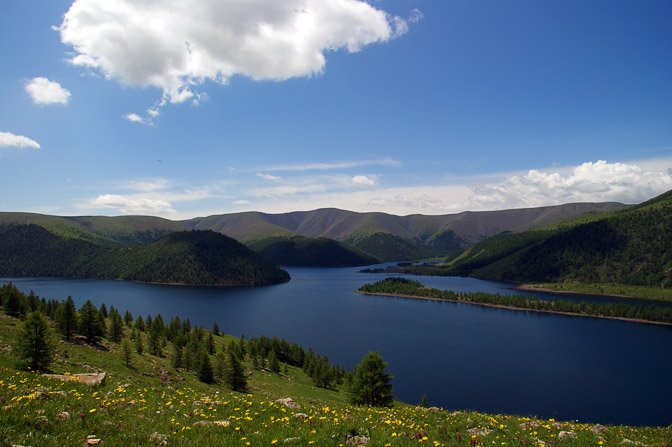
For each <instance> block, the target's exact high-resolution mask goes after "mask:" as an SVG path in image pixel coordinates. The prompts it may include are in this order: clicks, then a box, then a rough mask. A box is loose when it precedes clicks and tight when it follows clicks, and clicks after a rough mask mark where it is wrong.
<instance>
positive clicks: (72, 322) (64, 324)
mask: <svg viewBox="0 0 672 447" xmlns="http://www.w3.org/2000/svg"><path fill="white" fill-rule="evenodd" d="M56 327H58V331H59V332H60V333H61V334H62V335H63V337H65V339H66V340H70V339H71V338H72V336H73V334H74V333H75V331H77V311H76V310H75V302H74V301H73V300H72V297H71V296H69V297H68V298H67V299H66V300H65V302H64V303H63V304H62V305H61V306H59V308H58V310H57V311H56Z"/></svg>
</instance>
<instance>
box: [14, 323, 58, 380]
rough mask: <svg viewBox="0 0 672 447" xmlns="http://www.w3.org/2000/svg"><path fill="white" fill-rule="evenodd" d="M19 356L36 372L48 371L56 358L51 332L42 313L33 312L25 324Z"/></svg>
mask: <svg viewBox="0 0 672 447" xmlns="http://www.w3.org/2000/svg"><path fill="white" fill-rule="evenodd" d="M18 345H19V355H20V356H21V359H22V360H24V361H25V362H26V364H27V365H28V366H29V367H30V368H31V369H33V370H35V371H44V370H46V369H47V368H48V367H49V365H50V364H51V361H52V360H53V357H54V346H53V344H52V341H51V330H50V329H49V326H48V325H47V322H46V321H45V320H44V318H43V317H42V314H41V313H40V312H37V311H35V312H33V313H32V314H30V316H29V317H28V319H27V320H26V321H25V322H24V324H23V329H22V331H21V337H20V338H19V343H18Z"/></svg>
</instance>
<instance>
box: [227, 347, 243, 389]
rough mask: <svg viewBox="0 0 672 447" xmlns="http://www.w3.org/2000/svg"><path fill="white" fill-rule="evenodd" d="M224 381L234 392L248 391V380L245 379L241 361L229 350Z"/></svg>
mask: <svg viewBox="0 0 672 447" xmlns="http://www.w3.org/2000/svg"><path fill="white" fill-rule="evenodd" d="M224 381H225V382H226V384H227V385H229V387H230V388H231V389H232V390H233V391H239V392H241V393H244V392H245V391H247V378H246V377H245V370H244V369H243V365H241V364H240V360H238V357H237V356H236V354H235V352H234V351H233V350H231V349H230V350H229V358H228V362H227V365H226V372H225V374H224Z"/></svg>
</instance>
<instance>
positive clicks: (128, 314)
mask: <svg viewBox="0 0 672 447" xmlns="http://www.w3.org/2000/svg"><path fill="white" fill-rule="evenodd" d="M131 323H133V315H132V314H131V312H129V311H128V310H127V311H126V313H125V314H124V324H125V325H126V326H128V327H131Z"/></svg>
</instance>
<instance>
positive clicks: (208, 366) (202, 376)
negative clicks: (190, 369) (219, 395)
mask: <svg viewBox="0 0 672 447" xmlns="http://www.w3.org/2000/svg"><path fill="white" fill-rule="evenodd" d="M198 379H199V380H200V381H201V382H203V383H212V382H214V373H213V371H212V363H210V355H209V354H208V353H207V351H205V350H202V351H201V361H200V362H199V368H198Z"/></svg>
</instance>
